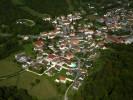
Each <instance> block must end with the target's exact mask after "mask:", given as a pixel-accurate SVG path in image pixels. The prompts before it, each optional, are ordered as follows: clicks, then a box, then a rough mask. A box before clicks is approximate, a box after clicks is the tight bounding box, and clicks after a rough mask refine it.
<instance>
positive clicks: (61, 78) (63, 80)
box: [59, 76, 66, 84]
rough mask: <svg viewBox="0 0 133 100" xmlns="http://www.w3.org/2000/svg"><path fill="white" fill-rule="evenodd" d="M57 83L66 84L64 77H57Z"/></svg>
mask: <svg viewBox="0 0 133 100" xmlns="http://www.w3.org/2000/svg"><path fill="white" fill-rule="evenodd" d="M59 81H60V82H61V83H64V84H65V83H66V77H64V76H60V77H59Z"/></svg>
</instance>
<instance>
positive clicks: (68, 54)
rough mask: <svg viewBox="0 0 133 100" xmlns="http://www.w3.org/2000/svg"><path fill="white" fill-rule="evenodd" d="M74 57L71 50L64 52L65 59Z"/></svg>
mask: <svg viewBox="0 0 133 100" xmlns="http://www.w3.org/2000/svg"><path fill="white" fill-rule="evenodd" d="M73 57H74V55H73V53H72V52H67V53H66V59H68V60H70V59H72V58H73Z"/></svg>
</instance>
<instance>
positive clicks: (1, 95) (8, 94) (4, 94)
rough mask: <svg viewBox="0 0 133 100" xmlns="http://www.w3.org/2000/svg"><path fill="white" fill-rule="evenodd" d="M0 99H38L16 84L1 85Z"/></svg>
mask: <svg viewBox="0 0 133 100" xmlns="http://www.w3.org/2000/svg"><path fill="white" fill-rule="evenodd" d="M0 100H36V99H34V98H33V97H32V96H30V95H29V94H28V92H27V91H26V90H24V89H18V88H17V87H15V86H10V87H0Z"/></svg>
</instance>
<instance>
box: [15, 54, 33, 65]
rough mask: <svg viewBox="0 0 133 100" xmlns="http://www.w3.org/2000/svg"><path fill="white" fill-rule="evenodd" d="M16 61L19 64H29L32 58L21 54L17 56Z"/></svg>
mask: <svg viewBox="0 0 133 100" xmlns="http://www.w3.org/2000/svg"><path fill="white" fill-rule="evenodd" d="M15 59H16V60H17V62H19V63H28V62H30V61H31V58H30V57H28V56H26V55H25V53H20V54H17V55H15Z"/></svg>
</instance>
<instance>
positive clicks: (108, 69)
mask: <svg viewBox="0 0 133 100" xmlns="http://www.w3.org/2000/svg"><path fill="white" fill-rule="evenodd" d="M108 47H109V48H111V49H108V50H104V51H101V56H100V58H98V59H97V60H96V61H95V62H94V64H93V69H92V71H91V72H92V74H91V75H89V76H88V77H86V79H85V81H84V83H83V85H82V87H81V88H80V91H79V92H78V93H77V94H75V95H76V97H75V98H78V96H79V98H81V97H82V99H83V100H132V99H133V95H132V91H133V84H132V83H133V73H132V71H133V62H132V59H133V54H132V51H133V44H131V45H124V44H122V45H121V44H119V45H116V44H109V45H108ZM89 73H90V72H89ZM89 73H88V74H89ZM74 100H75V99H74ZM76 100H79V99H76Z"/></svg>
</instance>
